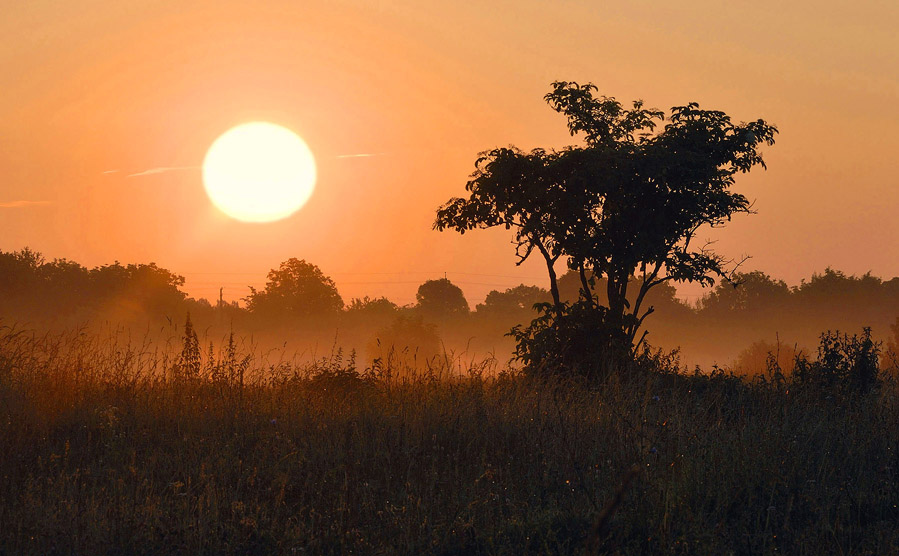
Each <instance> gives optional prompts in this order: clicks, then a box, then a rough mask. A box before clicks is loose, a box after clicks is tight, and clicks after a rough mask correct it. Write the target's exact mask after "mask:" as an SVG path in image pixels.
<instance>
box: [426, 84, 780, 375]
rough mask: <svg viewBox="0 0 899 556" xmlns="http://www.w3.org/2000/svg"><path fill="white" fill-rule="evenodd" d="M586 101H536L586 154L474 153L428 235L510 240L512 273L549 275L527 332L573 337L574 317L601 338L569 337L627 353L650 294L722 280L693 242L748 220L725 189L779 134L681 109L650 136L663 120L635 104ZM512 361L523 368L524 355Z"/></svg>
mask: <svg viewBox="0 0 899 556" xmlns="http://www.w3.org/2000/svg"><path fill="white" fill-rule="evenodd" d="M595 91H596V87H595V86H593V85H592V84H587V85H583V86H581V85H578V84H577V83H569V82H564V81H561V82H555V83H553V90H552V91H551V92H550V93H549V94H547V95H546V97H545V99H546V101H547V102H548V103H549V104H550V106H551V107H552V108H553V109H554V110H556V111H557V112H559V113H561V114H563V115H565V116H566V118H567V119H568V129H569V131H570V133H571V134H572V135H577V134H583V136H584V139H585V142H586V146H584V147H568V148H565V149H562V150H560V151H546V150H543V149H535V150H533V151H531V152H530V153H525V152H522V151H520V150H518V149H516V148H514V147H513V148H498V149H493V150H491V151H487V152H484V153H482V154H481V156H480V157H479V158H478V160H477V162H476V163H475V171H474V173H473V174H472V176H471V180H470V181H469V182H468V184H467V186H466V189H467V190H468V191H469V196H468V198H454V199H450V200H449V201H448V202H447V203H446V204H445V205H443V206H442V207H440V209H439V210H438V211H437V219H436V222H435V224H434V227H435V228H436V229H438V230H445V229H448V228H449V229H454V230H456V231H458V232H460V233H464V232H466V231H468V230H471V229H475V228H490V227H494V226H504V227H506V228H507V229H513V230H514V234H515V235H514V238H515V240H514V243H515V245H516V253H517V255H518V258H519V261H518V262H519V264H520V263H522V262H523V261H524V260H526V259H527V258H528V257H529V256H530V255H531V254H532V253H533V252H534V251H537V252H538V253H540V255H541V256H542V257H543V259H544V261H545V263H546V267H547V272H548V274H549V280H550V292H551V295H552V297H553V306H552V307H547V311H548V313H547V316H548V318H546V319H539V320H537V321H535V323H534V326H537V327H538V328H539V327H547V326H548V327H550V329H555V330H557V331H558V330H562V329H571V325H570V324H571V323H569V324H566V325H565V326H561V324H560V323H559V320H560V319H565V318H567V316H569V315H573V314H577V315H579V317H578V318H579V319H580V320H581V321H582V322H587V321H589V322H591V323H594V324H591V326H594V325H595V324H601V326H602V328H603V329H604V330H603V331H602V332H601V333H599V331H596V332H597V334H591V333H589V331H587V332H588V333H584V334H581V333H578V334H577V335H578V336H579V337H583V338H589V337H591V336H592V337H593V338H594V340H593V341H594V342H595V341H596V338H602V339H600V340H599V341H600V342H601V343H604V344H606V346H607V347H610V348H611V347H614V346H618V348H616V351H617V349H619V348H623V347H624V346H632V345H633V344H634V340H635V337H636V334H637V331H638V329H639V328H640V326H641V324H642V323H643V321H644V319H645V318H646V317H647V316H648V315H649V314H651V313H652V312H653V308H652V307H651V306H650V307H648V308H645V307H644V302H645V298H646V295H647V293H648V292H649V291H650V290H651V289H652V288H654V287H656V286H659V285H660V284H663V283H665V282H668V281H688V282H696V281H698V282H700V283H703V284H712V283H713V282H714V279H715V277H720V276H726V274H727V269H726V267H727V261H726V260H725V259H723V258H722V257H721V256H719V255H717V254H715V253H713V252H712V251H710V250H709V249H708V246H707V245H699V246H697V245H696V244H695V241H694V240H695V238H696V234H697V231H698V230H699V229H700V228H702V227H703V226H719V225H722V224H724V223H725V222H727V221H728V220H729V219H730V218H731V217H732V216H733V215H734V214H736V213H741V212H743V213H747V212H750V203H749V201H748V200H747V199H746V197H744V196H743V195H740V194H738V193H734V192H732V191H731V190H730V187H731V186H732V185H733V183H734V177H735V175H736V174H737V173H739V172H748V171H749V170H750V169H752V168H753V167H754V166H756V165H759V164H761V165H764V164H763V161H762V157H761V154H760V152H759V146H760V145H761V144H762V143H766V144H768V145H772V144H773V143H774V135H775V134H776V132H777V130H776V129H775V128H774V127H773V126H770V125H768V124H767V123H765V122H764V121H763V120H756V121H754V122H749V123H743V124H734V123H732V122H731V119H730V117H729V116H727V115H726V114H725V113H724V112H720V111H714V110H702V109H700V108H699V105H697V104H695V103H690V104H688V105H686V106H676V107H674V108H672V110H671V114H670V116H668V118H667V124H666V125H665V127H664V128H663V129H662V131H660V132H655V128H656V125H657V121H665V119H666V116H665V113H664V112H662V111H659V110H650V109H645V108H643V103H642V102H641V101H635V102H634V103H633V107H632V108H630V109H628V108H625V107H624V106H622V104H621V103H619V102H618V101H617V100H615V99H614V98H611V97H605V96H594V92H595ZM562 257H565V258H566V260H567V263H568V266H569V268H572V269H574V270H576V271H577V272H578V274H579V277H580V279H581V299H580V301H578V302H577V303H576V304H574V305H580V307H578V308H576V309H575V308H574V307H573V306H571V305H568V304H565V303H563V301H562V300H561V298H560V295H559V290H558V284H557V277H556V271H555V264H556V262H557V261H558V260H559V259H560V258H562ZM591 274H592V275H595V276H596V277H603V278H605V279H606V288H605V290H606V299H607V305H605V306H603V305H601V304H600V303H599V302H598V300H597V299H596V297H595V296H594V293H593V284H592V283H591V279H590V276H591ZM634 277H636V279H634ZM632 282H635V287H636V295H635V296H634V301H633V302H631V301H629V299H628V294H629V287H630V286H631V284H632ZM544 336H545V335H544V334H543V331H542V329H540V330H538V329H535V330H530V331H522V334H520V335H519V336H518V338H519V348H522V347H525V348H527V344H528V343H529V342H533V341H535V338H537V337H544ZM557 340H560V339H558V338H557ZM556 344H557V345H556ZM638 344H639V342H638ZM554 345H556V347H559V346H563V345H566V341H564V339H561V340H560V341H557V342H555V344H554ZM554 349H555V348H554ZM569 349H574V350H575V351H576V350H577V349H579V348H577V347H572V346H569ZM518 355H519V356H520V357H522V356H523V358H524V359H525V360H529V359H533V358H532V357H531V356H530V355H529V354H528V353H527V349H525V353H522V352H521V349H520V350H519V354H518Z"/></svg>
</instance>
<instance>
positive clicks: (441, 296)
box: [415, 278, 469, 319]
mask: <svg viewBox="0 0 899 556" xmlns="http://www.w3.org/2000/svg"><path fill="white" fill-rule="evenodd" d="M415 300H416V301H417V304H416V307H417V309H418V310H419V311H420V312H421V313H422V314H423V315H424V316H425V317H429V318H432V319H445V318H449V317H455V316H461V315H467V314H468V312H469V307H468V301H466V299H465V294H463V293H462V289H461V288H459V286H457V285H455V284H453V283H452V282H450V281H449V280H447V279H446V278H441V279H439V280H427V281H426V282H425V283H423V284H422V285H421V286H419V287H418V292H416V294H415Z"/></svg>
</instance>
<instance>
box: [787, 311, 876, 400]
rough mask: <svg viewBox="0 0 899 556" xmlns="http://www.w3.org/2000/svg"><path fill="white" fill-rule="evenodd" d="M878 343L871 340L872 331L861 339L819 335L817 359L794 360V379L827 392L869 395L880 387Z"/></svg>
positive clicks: (866, 331) (828, 333)
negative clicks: (866, 393) (875, 388)
mask: <svg viewBox="0 0 899 556" xmlns="http://www.w3.org/2000/svg"><path fill="white" fill-rule="evenodd" d="M879 354H880V343H879V342H875V341H874V340H872V339H871V329H870V328H867V327H866V328H864V330H863V331H862V335H861V336H860V337H859V336H858V335H855V334H853V335H852V336H849V335H848V334H840V333H839V331H836V332H830V331H827V332H825V333H823V334H821V343H820V344H819V345H818V358H817V359H816V360H814V361H810V360H809V359H808V358H807V357H806V356H804V355H801V354H800V355H799V356H797V357H796V364H795V366H794V370H793V376H794V377H795V379H796V381H797V382H798V383H799V384H802V385H806V386H811V387H816V388H821V389H823V390H826V391H828V392H834V393H850V392H860V393H865V392H869V391H870V390H871V389H873V388H874V387H876V386H877V385H878V384H879V383H880V376H879V375H880V369H879V366H878V356H879Z"/></svg>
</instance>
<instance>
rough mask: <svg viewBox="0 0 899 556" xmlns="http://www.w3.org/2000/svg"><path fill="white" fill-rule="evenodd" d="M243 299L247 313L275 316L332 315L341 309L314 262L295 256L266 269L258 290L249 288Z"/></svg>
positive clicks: (333, 287) (333, 288)
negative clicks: (267, 270)
mask: <svg viewBox="0 0 899 556" xmlns="http://www.w3.org/2000/svg"><path fill="white" fill-rule="evenodd" d="M246 301H247V309H248V310H249V311H250V312H251V313H255V314H258V315H265V316H277V317H299V318H308V317H322V316H336V315H337V313H338V311H340V310H341V309H342V308H343V299H341V297H340V294H339V293H338V292H337V286H336V285H335V284H334V280H332V279H331V278H330V277H328V276H325V274H324V273H323V272H322V271H321V269H319V268H318V267H317V266H316V265H314V264H311V263H307V262H306V261H305V260H301V259H296V258H290V259H288V260H286V261H284V262H283V263H281V266H280V267H278V268H277V269H273V270H271V271H269V273H268V280H267V282H266V284H265V289H263V290H262V291H257V290H256V289H255V288H253V287H250V295H249V296H247V298H246Z"/></svg>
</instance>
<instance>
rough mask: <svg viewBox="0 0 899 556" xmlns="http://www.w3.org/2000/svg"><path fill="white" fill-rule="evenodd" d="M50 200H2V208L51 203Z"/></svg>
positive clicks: (0, 204)
mask: <svg viewBox="0 0 899 556" xmlns="http://www.w3.org/2000/svg"><path fill="white" fill-rule="evenodd" d="M49 204H50V201H26V200H24V199H22V200H18V201H0V208H8V209H11V208H23V207H36V206H41V205H49Z"/></svg>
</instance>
